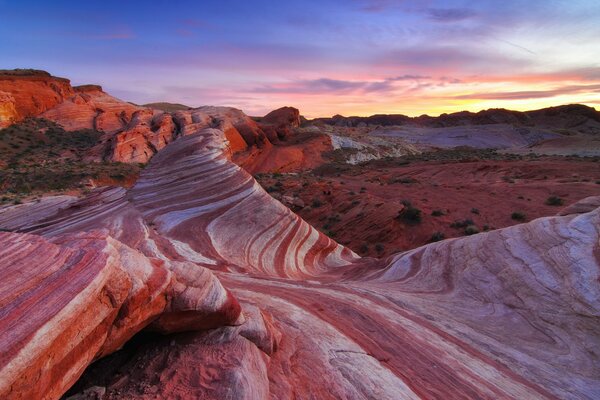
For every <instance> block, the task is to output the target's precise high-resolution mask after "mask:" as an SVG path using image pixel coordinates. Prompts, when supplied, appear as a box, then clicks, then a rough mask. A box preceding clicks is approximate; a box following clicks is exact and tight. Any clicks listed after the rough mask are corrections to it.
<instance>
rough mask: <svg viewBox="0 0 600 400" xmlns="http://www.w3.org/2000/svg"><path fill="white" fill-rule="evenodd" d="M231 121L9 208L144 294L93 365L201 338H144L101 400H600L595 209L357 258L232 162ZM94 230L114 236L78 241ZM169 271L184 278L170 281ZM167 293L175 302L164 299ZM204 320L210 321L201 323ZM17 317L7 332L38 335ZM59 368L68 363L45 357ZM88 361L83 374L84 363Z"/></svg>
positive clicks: (185, 114) (199, 127)
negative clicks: (138, 165) (89, 188)
mask: <svg viewBox="0 0 600 400" xmlns="http://www.w3.org/2000/svg"><path fill="white" fill-rule="evenodd" d="M213 111H214V112H216V114H215V115H212V116H211V113H212V112H213ZM222 112H223V111H222V110H212V109H198V110H191V111H182V112H178V113H176V114H175V122H176V124H178V126H179V127H180V133H181V136H179V137H177V138H176V139H175V140H173V141H172V142H171V143H169V144H168V145H167V146H166V147H165V148H164V149H162V150H161V151H159V152H158V153H157V154H156V155H155V156H154V157H153V158H152V159H151V160H150V162H149V165H148V166H147V167H146V168H145V169H144V171H143V172H142V174H141V176H140V179H139V181H138V182H137V183H136V184H135V185H134V186H133V187H132V188H131V189H129V190H125V189H122V188H112V189H111V188H108V189H106V188H105V189H98V190H96V191H93V192H92V193H91V194H90V195H89V196H88V197H86V198H84V199H82V200H79V201H77V202H73V203H70V204H68V205H67V206H66V207H64V208H60V207H55V208H48V212H47V213H46V214H45V215H43V216H40V217H39V218H38V219H37V220H35V221H34V220H33V219H29V220H27V221H26V222H25V223H22V224H16V223H15V218H14V214H11V213H9V212H5V213H2V214H0V227H2V226H3V224H5V223H8V222H10V223H11V224H12V225H11V227H12V228H13V229H18V230H20V231H23V232H29V233H31V234H35V235H39V236H42V237H44V238H45V239H40V238H38V237H37V236H30V235H22V237H26V238H35V239H27V240H43V241H44V242H45V243H47V241H52V242H53V243H56V244H53V245H52V246H56V245H59V246H60V247H61V248H64V247H66V248H67V249H68V250H67V251H75V250H77V251H82V252H84V251H92V250H94V251H97V252H101V253H103V254H107V250H103V249H104V248H105V247H102V246H103V245H102V243H108V244H110V246H112V250H111V251H109V252H108V254H110V255H112V257H113V258H111V257H108V260H117V259H118V260H120V261H119V262H117V266H116V267H115V268H116V270H120V271H122V273H123V274H124V275H123V276H127V277H129V280H130V281H131V282H132V284H131V287H134V288H138V290H137V291H135V290H134V291H130V292H128V297H125V298H124V299H123V300H122V304H123V305H122V306H120V307H121V308H120V309H122V310H125V311H123V312H121V313H119V314H118V318H119V321H122V322H121V324H120V325H116V324H113V325H114V326H115V328H113V329H111V330H110V332H111V333H110V334H109V335H108V336H107V339H106V341H105V342H103V343H102V344H101V345H100V346H99V347H98V349H97V350H95V351H93V355H92V356H91V357H90V356H89V355H88V356H86V357H87V358H84V359H87V360H88V362H89V361H91V360H92V359H94V358H95V357H99V356H102V355H105V354H108V353H110V352H111V351H113V350H115V349H116V348H117V347H119V346H120V345H121V344H122V342H123V341H125V340H127V338H128V337H129V336H130V335H131V334H133V333H134V332H135V331H137V330H139V329H141V328H142V327H144V326H147V327H148V328H149V329H156V330H159V331H161V332H172V331H180V330H186V329H200V330H203V331H202V332H196V333H186V334H181V335H175V336H172V337H170V338H165V339H164V340H158V341H156V342H153V343H147V344H146V345H144V346H141V347H140V348H139V349H138V350H137V351H136V353H135V358H134V360H136V361H135V365H136V366H139V368H135V369H134V368H133V365H134V364H132V363H134V361H130V362H129V363H128V362H125V363H124V364H123V365H122V367H121V370H120V371H119V372H118V374H115V375H114V376H113V377H112V378H111V377H108V378H107V381H104V382H98V384H99V386H106V387H107V392H106V397H107V398H109V399H131V398H155V397H156V396H158V397H159V398H165V397H180V398H207V399H212V398H214V399H217V398H235V399H267V398H271V399H293V398H319V399H339V398H347V399H361V398H376V399H398V398H407V399H431V398H443V399H558V398H561V399H593V398H597V397H598V396H599V395H600V367H599V365H600V359H599V358H600V352H599V351H598V349H600V328H599V327H600V323H599V322H600V280H599V277H600V265H599V264H600V257H599V254H600V237H599V231H600V209H590V208H587V209H586V210H587V212H583V213H580V214H569V215H564V216H556V217H548V218H542V219H538V220H534V221H532V222H530V223H527V224H521V225H517V226H513V227H510V228H506V229H501V230H497V231H493V232H488V233H483V234H478V235H473V236H469V237H465V238H460V239H450V240H445V241H442V242H438V243H434V244H430V245H427V246H424V247H421V248H418V249H415V250H412V251H409V252H405V253H401V254H397V255H395V256H392V257H390V258H388V259H387V260H372V259H360V258H358V257H357V256H356V255H355V254H354V253H352V252H351V251H350V250H348V249H346V248H344V247H343V246H340V245H339V244H337V243H335V242H334V241H333V240H331V239H330V238H328V237H326V236H324V235H323V234H321V233H320V232H318V231H317V230H315V229H314V228H313V227H311V226H310V225H308V224H307V223H306V222H304V221H302V220H301V219H300V218H299V217H297V216H296V215H295V214H293V213H292V212H291V211H289V210H288V209H287V208H286V207H284V206H283V205H282V204H281V203H279V202H277V201H276V200H274V199H273V198H271V197H270V196H269V195H268V194H267V193H266V192H264V191H263V190H262V188H261V187H260V186H259V185H257V183H256V182H255V181H254V180H253V178H252V177H251V176H250V175H249V174H248V173H246V172H245V171H244V170H242V169H241V168H240V167H238V166H237V165H236V164H234V163H232V162H231V160H230V157H231V153H232V149H231V141H230V140H229V138H228V136H227V134H226V132H225V131H224V129H226V128H224V126H225V125H226V124H225V123H221V122H218V121H220V120H219V118H221V116H222V114H221V113H222ZM216 127H218V129H217V128H216ZM27 207H30V206H28V205H24V206H22V207H21V208H20V211H19V212H21V213H23V212H25V211H26V210H27ZM584 211H585V210H584ZM6 221H8V222H6ZM98 229H103V230H105V231H106V232H108V234H109V235H110V238H106V239H98V238H97V239H94V240H92V239H86V236H85V235H86V234H84V233H82V232H90V231H97V230H98ZM11 237H12V236H11ZM19 237H21V236H19ZM97 243H100V244H97ZM48 245H50V244H48ZM104 246H106V245H104ZM86 249H90V250H86ZM63 252H66V251H63ZM65 254H66V253H65ZM30 258H32V259H35V258H34V256H33V255H30ZM58 264H60V262H59V263H58ZM100 264H102V263H100ZM29 268H30V269H32V270H35V268H32V267H29ZM98 268H100V266H98V267H96V269H98ZM100 269H101V270H102V271H104V270H105V269H106V267H103V268H100ZM207 269H212V270H213V273H209V272H208V270H207ZM143 271H146V272H145V273H143ZM150 271H151V272H152V273H150ZM31 273H33V272H31ZM161 274H162V275H161ZM213 274H214V275H213ZM84 275H85V277H89V275H88V274H84ZM92 275H93V274H92ZM167 275H170V276H172V277H173V278H172V279H174V280H176V282H175V283H173V284H171V285H170V286H169V285H167V286H165V285H163V284H162V282H165V279H167V278H166V276H167ZM81 279H84V277H78V278H77V279H74V280H73V283H74V284H77V282H80V280H81ZM88 279H89V278H88ZM122 281H123V280H122V279H121V280H119V282H122ZM136 282H137V286H136V284H135V283H136ZM22 284H23V283H22ZM13 286H15V287H19V285H18V284H16V283H15V284H13ZM84 286H85V285H84ZM25 287H27V286H26V285H25ZM65 287H68V286H65ZM162 288H165V289H162ZM223 288H227V289H229V290H230V291H231V294H229V292H227V291H226V290H225V289H223ZM62 290H64V289H62ZM161 290H166V291H167V292H168V293H170V295H169V296H166V297H161V296H154V295H153V293H159V292H161ZM10 292H17V293H18V292H20V290H15V289H14V288H12V289H11V290H10ZM69 293H77V291H76V290H75V291H73V292H71V291H69ZM132 293H133V294H132ZM162 293H164V292H162ZM234 296H235V299H239V301H240V303H241V306H242V310H243V311H242V312H243V315H244V317H240V318H239V319H235V318H234V317H237V312H236V310H238V308H237V307H238V303H237V301H236V300H235V299H234ZM86 298H87V297H86ZM170 298H172V300H171V301H170V303H169V302H168V301H167V299H170ZM7 304H8V303H7ZM142 305H143V306H142ZM40 309H41V310H42V309H43V307H41V308H40ZM11 310H12V309H11V308H7V307H2V312H3V313H5V315H7V316H9V318H12V320H14V321H20V320H21V318H22V315H23V312H22V311H20V312H16V311H15V312H13V311H11ZM195 310H204V312H199V313H198V315H197V316H198V318H197V319H195V318H194V316H195V315H196V314H194V311H195ZM142 311H143V312H142ZM189 311H192V313H190V312H189ZM211 313H212V314H211ZM44 315H49V313H44ZM20 316H21V317H20ZM190 317H191V318H190ZM244 321H245V322H244ZM21 324H22V323H21V322H15V324H13V325H12V327H11V328H10V329H15V328H18V329H23V330H24V332H26V333H27V334H29V335H34V334H35V332H37V331H38V330H36V329H35V328H31V327H30V325H25V324H23V326H22V327H21ZM226 324H230V325H236V326H227V327H222V325H226ZM63 326H64V329H65V330H69V327H70V325H69V324H63ZM207 328H216V329H211V330H208V331H206V330H205V329H207ZM11 336H12V335H11ZM10 343H13V344H11V345H9V346H7V348H8V349H9V351H8V353H7V354H9V355H8V356H6V359H7V360H8V361H7V362H14V363H17V364H18V363H19V362H20V361H19V358H17V357H15V356H14V355H11V354H15V352H18V351H20V349H22V348H23V345H22V344H18V343H17V344H14V343H15V342H12V341H11V342H10ZM10 343H9V344H10ZM10 349H12V350H10ZM11 351H12V353H11ZM86 354H87V353H86ZM109 357H110V356H109ZM165 360H167V361H166V362H165ZM110 361H111V359H109V360H107V363H108V364H110ZM114 362H115V363H116V362H117V361H116V359H115V361H114ZM55 364H59V365H71V364H69V363H68V362H67V361H64V363H62V364H61V363H60V362H56V361H53V362H50V364H48V365H55ZM77 364H78V365H79V367H77V368H79V369H77V371H80V370H81V368H82V367H83V366H84V364H85V362H83V361H81V362H79V361H78V362H77ZM18 365H21V368H22V369H21V371H22V372H21V373H22V374H26V375H27V376H36V375H35V374H39V373H40V368H41V367H40V366H39V365H31V366H27V365H26V364H23V363H21V364H18ZM55 368H58V369H60V367H58V366H56V367H55ZM93 371H94V369H93V367H92V369H91V370H90V372H89V374H92V376H91V378H93ZM76 375H77V374H76V373H73V374H72V375H70V376H73V377H75V376H76ZM3 376H4V374H3ZM7 376H8V375H7ZM61 376H62V375H61ZM88 378H90V377H89V376H88ZM91 378H90V379H91ZM15 379H17V378H15ZM50 382H53V381H52V380H51V379H50ZM36 385H39V384H38V383H36ZM36 385H34V386H36ZM64 387H66V386H63V388H64ZM23 390H25V389H23ZM36 390H39V388H38V389H36ZM15 393H16V392H15ZM18 393H19V394H20V393H22V392H21V391H20V389H19V391H18ZM52 393H56V394H57V395H58V394H60V393H59V391H58V389H57V390H56V392H52ZM14 397H15V398H18V397H17V394H15V395H14ZM50 397H56V396H54V395H53V396H50Z"/></svg>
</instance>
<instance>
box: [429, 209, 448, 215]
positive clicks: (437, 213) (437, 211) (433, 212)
mask: <svg viewBox="0 0 600 400" xmlns="http://www.w3.org/2000/svg"><path fill="white" fill-rule="evenodd" d="M431 215H432V216H434V217H441V216H442V215H446V213H445V212H443V211H442V210H433V211H432V212H431Z"/></svg>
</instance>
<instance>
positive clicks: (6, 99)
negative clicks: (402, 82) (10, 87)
mask: <svg viewBox="0 0 600 400" xmlns="http://www.w3.org/2000/svg"><path fill="white" fill-rule="evenodd" d="M15 103H16V101H15V98H14V97H13V96H12V95H11V94H10V93H7V92H2V91H0V128H4V127H6V126H9V125H10V124H12V123H14V122H16V121H18V120H19V113H18V112H17V109H16V108H15Z"/></svg>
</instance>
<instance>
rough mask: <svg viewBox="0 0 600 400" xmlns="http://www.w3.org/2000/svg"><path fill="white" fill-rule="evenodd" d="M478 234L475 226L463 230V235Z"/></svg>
mask: <svg viewBox="0 0 600 400" xmlns="http://www.w3.org/2000/svg"><path fill="white" fill-rule="evenodd" d="M476 233H479V228H478V227H477V226H476V225H469V226H467V227H466V228H465V235H474V234H476Z"/></svg>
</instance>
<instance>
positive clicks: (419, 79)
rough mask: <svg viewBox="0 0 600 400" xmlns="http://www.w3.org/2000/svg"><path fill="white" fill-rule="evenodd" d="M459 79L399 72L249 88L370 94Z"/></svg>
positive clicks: (294, 92)
mask: <svg viewBox="0 0 600 400" xmlns="http://www.w3.org/2000/svg"><path fill="white" fill-rule="evenodd" d="M459 82H461V81H460V80H459V79H456V78H449V77H439V78H432V77H430V76H425V75H410V74H407V75H400V76H395V77H389V78H384V79H379V80H369V81H358V80H341V79H330V78H319V79H310V80H296V81H291V82H285V83H276V84H267V85H262V86H258V87H255V88H253V89H252V91H253V92H255V93H289V94H313V95H321V94H350V93H354V94H359V93H363V94H369V93H390V92H395V91H403V92H409V91H415V90H418V89H422V88H425V87H432V86H438V87H441V86H446V85H448V84H455V83H459Z"/></svg>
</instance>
